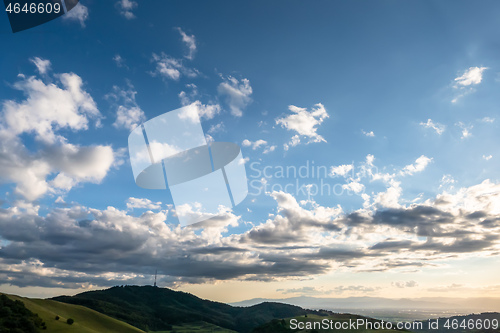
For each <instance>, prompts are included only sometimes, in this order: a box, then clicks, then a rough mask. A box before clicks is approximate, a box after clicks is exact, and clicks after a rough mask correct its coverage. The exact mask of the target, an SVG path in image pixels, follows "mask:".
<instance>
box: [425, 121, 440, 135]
mask: <svg viewBox="0 0 500 333" xmlns="http://www.w3.org/2000/svg"><path fill="white" fill-rule="evenodd" d="M420 125H421V126H424V127H425V128H432V129H433V130H434V131H436V133H437V134H439V135H441V134H443V133H444V131H445V129H446V126H445V125H443V124H440V123H435V122H433V121H432V119H427V122H426V123H424V122H421V123H420Z"/></svg>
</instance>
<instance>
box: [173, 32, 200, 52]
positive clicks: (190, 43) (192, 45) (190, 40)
mask: <svg viewBox="0 0 500 333" xmlns="http://www.w3.org/2000/svg"><path fill="white" fill-rule="evenodd" d="M176 29H177V31H179V33H180V34H181V37H182V41H183V42H184V44H186V47H187V48H188V54H187V55H186V56H185V58H186V59H189V60H193V59H194V54H195V53H196V39H195V37H194V35H188V34H186V33H185V32H184V31H182V29H181V28H179V27H177V28H176Z"/></svg>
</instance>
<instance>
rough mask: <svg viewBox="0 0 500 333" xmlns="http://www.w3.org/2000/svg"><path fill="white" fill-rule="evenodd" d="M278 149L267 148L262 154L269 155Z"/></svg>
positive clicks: (274, 147) (273, 147)
mask: <svg viewBox="0 0 500 333" xmlns="http://www.w3.org/2000/svg"><path fill="white" fill-rule="evenodd" d="M276 148H278V146H267V147H266V148H265V149H264V150H263V151H262V154H269V153H271V152H273V151H275V150H276Z"/></svg>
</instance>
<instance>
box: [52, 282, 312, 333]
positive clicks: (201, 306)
mask: <svg viewBox="0 0 500 333" xmlns="http://www.w3.org/2000/svg"><path fill="white" fill-rule="evenodd" d="M54 300H57V301H60V302H65V303H70V304H77V305H83V306H86V307H89V308H91V309H94V310H96V311H98V312H101V313H104V314H106V315H109V316H111V317H113V318H117V319H119V320H122V321H124V322H127V323H129V324H131V325H133V326H136V327H139V328H141V329H144V330H153V331H166V330H171V329H172V326H174V327H175V325H182V326H185V324H192V323H195V322H206V323H210V324H213V325H217V326H220V327H222V328H225V329H229V330H233V331H237V332H243V333H246V332H250V331H252V329H253V328H255V327H257V326H259V325H262V324H264V323H266V322H269V321H270V320H272V319H274V318H286V317H294V316H300V315H304V314H306V313H314V314H320V312H318V311H312V310H304V309H302V308H300V307H298V306H293V305H288V304H281V303H262V304H258V305H254V306H251V307H233V306H230V305H227V304H224V303H219V302H212V301H209V300H203V299H201V298H198V297H196V296H194V295H191V294H189V293H184V292H179V291H173V290H170V289H168V288H156V287H151V286H144V287H139V286H125V287H113V288H110V289H106V290H99V291H89V292H85V293H81V294H78V295H75V296H72V297H70V296H60V297H55V298H54Z"/></svg>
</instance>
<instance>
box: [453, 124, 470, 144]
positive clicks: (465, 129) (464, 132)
mask: <svg viewBox="0 0 500 333" xmlns="http://www.w3.org/2000/svg"><path fill="white" fill-rule="evenodd" d="M455 125H456V126H458V127H460V128H461V129H462V137H461V139H462V140H463V139H467V138H469V137H471V136H472V133H471V132H470V130H471V129H472V128H473V127H474V126H472V125H470V126H467V125H465V124H464V123H463V122H461V121H459V122H458V123H456V124H455Z"/></svg>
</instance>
